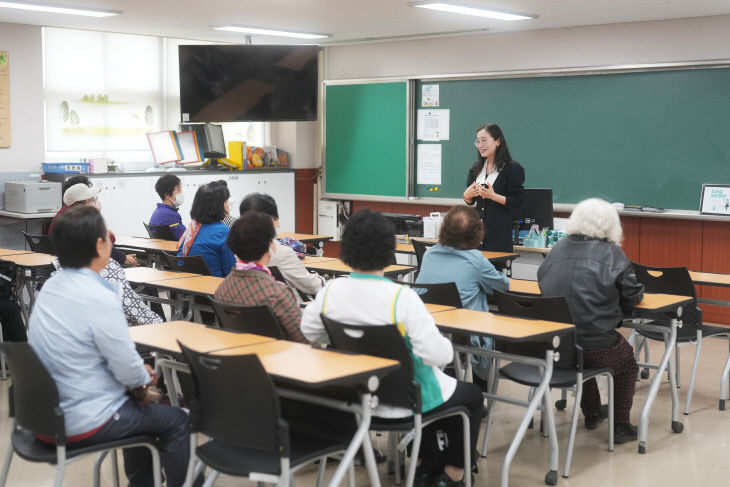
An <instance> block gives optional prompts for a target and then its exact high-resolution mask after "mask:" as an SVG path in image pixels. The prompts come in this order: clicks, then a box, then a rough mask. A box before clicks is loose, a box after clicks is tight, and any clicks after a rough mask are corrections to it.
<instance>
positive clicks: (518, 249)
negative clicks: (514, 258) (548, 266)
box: [512, 245, 552, 255]
mask: <svg viewBox="0 0 730 487" xmlns="http://www.w3.org/2000/svg"><path fill="white" fill-rule="evenodd" d="M512 249H513V250H514V251H515V252H517V253H518V254H521V253H523V252H532V253H536V254H543V255H545V254H549V253H550V251H551V250H552V249H550V248H547V247H525V246H522V245H515V246H514V247H512Z"/></svg>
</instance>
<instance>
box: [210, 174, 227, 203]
mask: <svg viewBox="0 0 730 487" xmlns="http://www.w3.org/2000/svg"><path fill="white" fill-rule="evenodd" d="M208 184H210V185H211V186H212V187H213V188H215V189H216V190H217V191H220V193H221V198H223V202H224V203H225V202H226V200H227V199H228V198H230V197H231V191H230V190H229V189H228V183H227V182H226V181H225V180H224V179H219V180H217V181H212V182H210V183H208Z"/></svg>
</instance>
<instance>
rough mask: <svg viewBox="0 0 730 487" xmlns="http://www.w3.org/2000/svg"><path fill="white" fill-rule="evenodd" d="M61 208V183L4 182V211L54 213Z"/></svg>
mask: <svg viewBox="0 0 730 487" xmlns="http://www.w3.org/2000/svg"><path fill="white" fill-rule="evenodd" d="M60 208H61V183H55V182H51V181H7V182H5V211H14V212H16V213H54V212H56V211H58V210H59V209H60Z"/></svg>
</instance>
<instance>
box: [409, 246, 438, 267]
mask: <svg viewBox="0 0 730 487" xmlns="http://www.w3.org/2000/svg"><path fill="white" fill-rule="evenodd" d="M411 244H413V251H414V252H416V265H417V268H416V270H418V271H420V270H421V263H422V262H423V254H425V253H426V250H428V249H429V247H433V246H434V245H436V244H434V243H431V242H423V241H421V240H417V239H415V238H412V239H411Z"/></svg>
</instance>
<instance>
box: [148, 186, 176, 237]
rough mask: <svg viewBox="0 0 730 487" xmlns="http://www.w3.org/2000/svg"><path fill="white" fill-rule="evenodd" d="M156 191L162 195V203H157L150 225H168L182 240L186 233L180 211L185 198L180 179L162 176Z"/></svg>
mask: <svg viewBox="0 0 730 487" xmlns="http://www.w3.org/2000/svg"><path fill="white" fill-rule="evenodd" d="M155 191H156V192H157V194H158V195H160V199H161V200H162V203H157V208H155V211H154V212H152V216H151V217H150V225H155V226H157V225H167V226H168V227H170V230H171V231H172V234H173V235H174V236H175V238H176V239H178V240H180V237H182V234H183V233H185V225H183V222H182V217H181V216H180V211H179V208H180V206H182V204H183V202H184V196H185V195H184V194H183V192H182V183H181V182H180V178H179V177H177V176H175V175H174V174H166V175H164V176H162V177H161V178H160V179H158V180H157V182H156V183H155Z"/></svg>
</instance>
